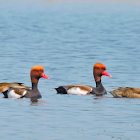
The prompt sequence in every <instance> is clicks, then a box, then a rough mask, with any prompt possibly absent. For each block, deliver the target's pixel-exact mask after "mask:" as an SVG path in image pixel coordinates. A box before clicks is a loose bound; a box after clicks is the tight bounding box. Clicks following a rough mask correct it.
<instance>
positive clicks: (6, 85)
mask: <svg viewBox="0 0 140 140" xmlns="http://www.w3.org/2000/svg"><path fill="white" fill-rule="evenodd" d="M10 87H16V88H30V87H27V86H24V85H23V83H0V92H4V91H6V90H8V89H9V88H10Z"/></svg>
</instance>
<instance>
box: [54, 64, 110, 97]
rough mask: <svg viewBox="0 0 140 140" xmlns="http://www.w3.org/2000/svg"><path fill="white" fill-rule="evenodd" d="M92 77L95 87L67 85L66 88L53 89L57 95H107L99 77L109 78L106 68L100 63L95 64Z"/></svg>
mask: <svg viewBox="0 0 140 140" xmlns="http://www.w3.org/2000/svg"><path fill="white" fill-rule="evenodd" d="M93 75H94V79H95V82H96V87H91V86H85V85H68V86H60V87H58V88H55V90H56V91H57V93H61V94H79V95H87V94H96V95H103V94H107V92H106V90H105V88H104V87H103V85H102V83H101V76H102V75H106V76H109V77H111V75H109V74H108V73H107V72H106V67H105V65H104V64H102V63H96V64H95V65H94V66H93Z"/></svg>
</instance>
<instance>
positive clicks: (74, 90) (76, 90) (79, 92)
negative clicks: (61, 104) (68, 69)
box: [67, 87, 88, 95]
mask: <svg viewBox="0 0 140 140" xmlns="http://www.w3.org/2000/svg"><path fill="white" fill-rule="evenodd" d="M67 93H68V94H77V95H87V93H88V91H85V90H81V89H80V88H79V87H73V88H70V89H68V90H67Z"/></svg>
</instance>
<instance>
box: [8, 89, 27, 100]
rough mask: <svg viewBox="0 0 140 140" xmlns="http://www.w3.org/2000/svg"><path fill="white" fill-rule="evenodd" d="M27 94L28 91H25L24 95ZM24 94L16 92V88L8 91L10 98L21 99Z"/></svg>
mask: <svg viewBox="0 0 140 140" xmlns="http://www.w3.org/2000/svg"><path fill="white" fill-rule="evenodd" d="M25 94H26V91H24V93H23V95H25ZM23 95H19V94H16V93H15V92H14V90H10V91H9V93H8V98H13V99H19V98H20V97H22V96H23Z"/></svg>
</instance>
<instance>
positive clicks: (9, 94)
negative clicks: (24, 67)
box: [3, 65, 50, 99]
mask: <svg viewBox="0 0 140 140" xmlns="http://www.w3.org/2000/svg"><path fill="white" fill-rule="evenodd" d="M30 76H31V82H32V89H28V88H18V87H17V88H16V87H11V88H9V90H7V91H5V92H3V94H4V97H5V98H15V99H16V98H23V97H26V98H32V99H38V98H41V94H40V92H39V90H38V88H37V84H38V81H39V79H40V78H41V77H43V78H46V79H50V78H49V77H47V76H46V75H45V74H44V68H43V67H42V66H40V65H38V66H33V67H32V69H31V72H30Z"/></svg>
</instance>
